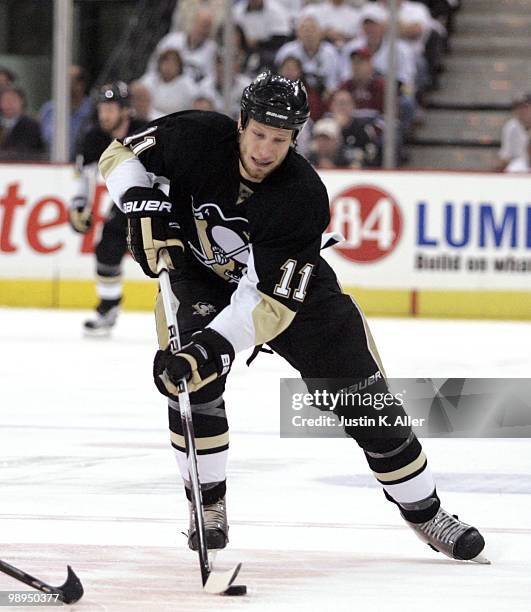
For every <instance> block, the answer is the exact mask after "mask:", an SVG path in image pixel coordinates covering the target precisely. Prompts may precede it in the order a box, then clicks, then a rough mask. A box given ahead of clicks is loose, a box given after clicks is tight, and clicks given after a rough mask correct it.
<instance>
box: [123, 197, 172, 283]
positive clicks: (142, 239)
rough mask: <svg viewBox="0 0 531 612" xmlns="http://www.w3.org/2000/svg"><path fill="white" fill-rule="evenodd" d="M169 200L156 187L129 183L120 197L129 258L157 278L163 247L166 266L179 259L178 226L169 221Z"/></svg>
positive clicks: (170, 208)
mask: <svg viewBox="0 0 531 612" xmlns="http://www.w3.org/2000/svg"><path fill="white" fill-rule="evenodd" d="M172 207H173V204H172V203H171V202H170V201H169V199H168V197H167V196H166V195H165V194H164V193H163V192H162V191H161V190H160V189H155V188H149V187H131V188H130V189H128V190H127V191H126V192H125V194H124V196H123V198H122V210H123V211H124V213H125V214H126V215H127V221H128V233H127V246H128V247H129V250H130V251H131V255H132V256H133V259H134V260H135V261H136V262H137V263H138V264H140V267H141V268H142V270H143V271H144V273H145V274H147V275H148V276H150V277H151V278H157V258H158V254H159V251H160V250H161V249H166V250H167V252H168V255H169V259H170V261H168V262H167V264H168V267H169V268H170V269H176V268H177V267H178V266H179V264H180V263H181V262H182V259H183V253H184V245H183V243H182V241H181V240H180V230H179V229H177V228H176V227H175V224H173V223H172V217H173V215H172Z"/></svg>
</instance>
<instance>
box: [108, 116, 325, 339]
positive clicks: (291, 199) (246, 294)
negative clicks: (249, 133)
mask: <svg viewBox="0 0 531 612" xmlns="http://www.w3.org/2000/svg"><path fill="white" fill-rule="evenodd" d="M139 162H141V163H139ZM100 169H101V171H102V174H103V176H104V178H105V179H106V182H107V186H108V188H109V191H110V192H111V195H112V196H113V199H114V198H116V197H118V198H119V199H120V198H121V196H122V195H123V194H124V193H125V191H126V190H127V189H128V188H130V187H133V186H151V185H153V184H154V183H157V182H158V183H159V184H161V185H163V184H165V183H167V184H168V185H169V199H170V201H171V202H172V203H173V204H174V206H173V211H174V213H173V214H174V218H173V219H172V221H173V222H174V223H177V224H178V225H179V226H180V228H181V231H182V234H183V237H184V239H185V242H186V244H187V247H188V248H189V249H190V252H191V253H192V254H193V255H194V257H195V258H196V259H197V261H198V262H200V264H202V265H203V266H204V267H205V268H206V269H207V270H208V271H210V272H211V273H212V274H215V275H216V276H217V277H219V278H222V279H224V280H225V281H227V282H229V283H237V284H238V287H237V289H236V291H235V292H234V294H233V297H232V300H231V303H230V304H229V305H228V306H227V307H226V308H225V309H224V310H223V311H222V312H221V313H219V315H218V316H217V317H216V318H215V319H214V321H213V322H212V323H211V327H213V328H214V329H216V330H217V331H218V332H219V333H221V334H223V335H224V336H225V337H226V338H227V339H228V340H230V341H231V342H232V344H233V345H234V347H235V350H236V351H238V350H243V349H245V348H248V347H250V346H253V345H255V344H260V343H264V342H267V341H268V340H271V339H272V338H274V337H276V336H277V335H278V334H279V333H281V332H282V331H283V330H284V329H286V327H287V326H288V325H289V324H290V323H291V322H292V320H293V317H294V316H295V314H296V312H297V310H298V309H299V308H300V306H301V304H303V302H304V299H305V296H306V294H307V291H308V289H309V286H310V284H311V277H312V271H313V269H314V266H315V265H316V263H317V261H318V259H319V257H320V255H319V251H320V248H321V240H322V234H323V232H324V230H325V229H326V227H327V225H328V223H329V203H328V196H327V193H326V189H325V187H324V185H323V183H322V182H321V180H320V178H319V176H318V175H317V173H316V172H315V171H314V170H313V168H312V167H311V166H310V164H309V163H308V162H307V161H306V160H305V159H304V158H302V157H301V156H300V155H298V154H297V153H296V151H294V150H290V151H289V153H288V155H287V156H286V158H285V160H284V161H283V162H282V164H281V165H280V166H279V167H278V168H276V169H275V170H274V171H273V172H272V173H271V174H270V175H269V176H267V177H266V178H265V179H264V180H263V181H262V182H261V183H251V182H248V181H243V179H242V178H241V176H240V171H239V148H238V132H237V124H236V123H235V122H234V121H232V120H231V119H229V118H228V117H226V116H224V115H220V114H217V113H210V112H201V111H185V112H181V113H175V114H173V115H168V116H166V117H163V118H161V119H158V120H156V121H154V122H152V123H151V124H149V126H148V127H147V128H146V129H145V130H143V131H141V132H139V133H137V134H135V135H133V136H130V137H128V138H125V139H123V142H122V143H119V142H115V143H113V144H112V145H111V146H110V147H109V148H108V149H107V150H106V151H105V153H104V154H103V156H102V158H101V160H100ZM115 201H119V200H115Z"/></svg>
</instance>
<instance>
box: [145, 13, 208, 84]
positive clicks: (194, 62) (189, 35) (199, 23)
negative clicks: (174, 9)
mask: <svg viewBox="0 0 531 612" xmlns="http://www.w3.org/2000/svg"><path fill="white" fill-rule="evenodd" d="M212 24H213V18H212V12H211V11H210V10H209V9H207V8H199V9H198V10H197V12H196V13H195V16H194V18H193V19H192V21H191V24H190V27H189V28H188V29H187V30H186V31H184V32H170V33H169V34H167V35H166V36H164V37H163V38H162V39H161V40H160V42H159V43H158V45H157V47H156V49H155V51H154V53H153V55H152V56H151V58H150V60H149V64H148V72H154V71H155V70H156V67H157V61H158V58H159V57H160V54H161V53H162V52H163V51H167V50H168V49H175V50H177V51H178V52H179V53H180V55H181V57H182V60H183V62H184V69H185V72H186V74H188V75H189V76H191V77H192V78H193V79H194V81H196V82H198V81H200V80H201V79H202V78H204V77H205V76H207V75H211V74H212V72H213V70H214V61H215V57H216V43H215V42H214V41H213V40H212V38H211V36H212V32H213V29H212Z"/></svg>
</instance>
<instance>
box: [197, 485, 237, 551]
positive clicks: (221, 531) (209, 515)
mask: <svg viewBox="0 0 531 612" xmlns="http://www.w3.org/2000/svg"><path fill="white" fill-rule="evenodd" d="M188 505H189V510H190V528H189V529H188V546H189V547H190V549H191V550H197V548H198V540H197V535H196V529H195V513H194V509H193V506H192V504H191V503H189V504H188ZM203 515H204V518H205V533H206V542H207V548H208V550H219V549H221V548H225V546H227V542H228V541H229V536H228V534H229V524H228V522H227V507H226V504H225V497H222V498H221V499H219V500H218V501H217V502H214V503H213V504H209V505H204V506H203Z"/></svg>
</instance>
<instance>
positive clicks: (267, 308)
mask: <svg viewBox="0 0 531 612" xmlns="http://www.w3.org/2000/svg"><path fill="white" fill-rule="evenodd" d="M258 294H259V295H260V297H261V298H262V299H261V300H260V302H259V303H258V304H257V305H256V306H255V307H254V309H253V312H252V316H253V325H254V344H255V345H256V344H265V343H266V342H268V341H269V340H271V339H272V338H276V336H278V335H279V334H280V333H282V332H283V331H284V330H285V329H287V328H288V327H289V326H290V325H291V323H292V321H293V319H294V318H295V313H294V312H293V311H292V310H290V309H289V308H288V307H287V306H284V304H281V303H280V302H278V301H277V300H275V298H272V297H271V296H269V295H266V294H265V293H262V292H261V291H258Z"/></svg>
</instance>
